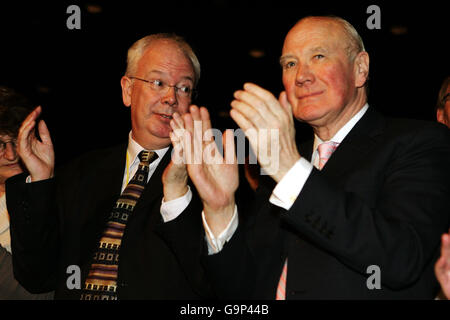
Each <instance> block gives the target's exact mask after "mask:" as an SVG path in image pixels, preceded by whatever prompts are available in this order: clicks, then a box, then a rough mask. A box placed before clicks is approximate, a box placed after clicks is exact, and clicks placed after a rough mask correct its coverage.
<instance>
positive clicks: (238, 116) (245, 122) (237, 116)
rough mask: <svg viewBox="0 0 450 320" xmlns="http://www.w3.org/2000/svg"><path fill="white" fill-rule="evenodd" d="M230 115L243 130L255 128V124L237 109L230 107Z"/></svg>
mask: <svg viewBox="0 0 450 320" xmlns="http://www.w3.org/2000/svg"><path fill="white" fill-rule="evenodd" d="M230 116H231V118H232V119H233V120H234V122H236V123H237V125H238V126H239V127H240V128H241V129H242V130H243V131H244V132H245V131H247V130H250V129H253V130H256V127H255V125H254V124H253V123H252V122H251V121H250V120H249V119H248V118H247V116H246V115H245V114H243V113H242V112H240V111H239V110H237V109H231V110H230Z"/></svg>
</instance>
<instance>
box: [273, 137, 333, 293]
mask: <svg viewBox="0 0 450 320" xmlns="http://www.w3.org/2000/svg"><path fill="white" fill-rule="evenodd" d="M338 146H339V143H337V142H333V141H328V142H324V143H321V144H320V145H319V146H318V151H319V170H322V168H323V167H324V166H325V164H326V163H327V161H328V159H330V157H331V155H332V154H333V152H334V151H335V150H336V148H337V147H338ZM286 279H287V258H286V261H285V262H284V266H283V271H282V272H281V277H280V281H278V287H277V295H276V300H286Z"/></svg>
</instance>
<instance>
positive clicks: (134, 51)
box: [125, 33, 200, 86]
mask: <svg viewBox="0 0 450 320" xmlns="http://www.w3.org/2000/svg"><path fill="white" fill-rule="evenodd" d="M156 40H170V41H172V42H174V43H175V44H176V45H177V46H178V47H179V48H180V50H181V51H182V52H183V53H184V54H185V55H186V57H187V58H189V60H190V61H191V64H192V68H193V69H194V76H195V79H194V80H195V81H194V85H195V86H196V85H197V83H198V81H199V79H200V62H199V61H198V58H197V56H196V55H195V53H194V50H192V48H191V46H190V45H189V44H188V43H187V42H186V40H184V38H183V37H181V36H178V35H176V34H173V33H156V34H152V35H149V36H146V37H144V38H141V39H139V40H138V41H136V42H135V43H134V44H133V45H132V46H131V47H130V49H128V54H127V69H126V71H125V75H126V76H134V75H135V73H136V69H137V66H138V63H139V60H140V59H141V57H142V55H143V54H144V53H145V50H146V49H147V48H148V47H149V46H150V45H151V44H152V43H153V42H154V41H156Z"/></svg>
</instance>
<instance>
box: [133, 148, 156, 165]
mask: <svg viewBox="0 0 450 320" xmlns="http://www.w3.org/2000/svg"><path fill="white" fill-rule="evenodd" d="M138 157H139V160H140V161H141V162H146V163H148V164H150V163H152V162H153V161H154V160H156V159H157V158H158V155H157V154H156V152H154V151H147V150H142V151H141V152H139V154H138Z"/></svg>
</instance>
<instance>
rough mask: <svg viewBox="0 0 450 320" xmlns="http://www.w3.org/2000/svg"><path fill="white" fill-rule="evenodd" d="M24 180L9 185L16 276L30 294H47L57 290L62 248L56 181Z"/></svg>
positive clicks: (10, 181)
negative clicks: (60, 243)
mask: <svg viewBox="0 0 450 320" xmlns="http://www.w3.org/2000/svg"><path fill="white" fill-rule="evenodd" d="M25 180H26V174H20V175H16V176H14V177H11V178H10V179H8V180H7V181H6V204H7V208H8V213H9V215H10V220H11V221H10V224H11V225H10V229H11V248H12V252H13V269H14V276H15V278H16V279H17V281H18V282H19V283H20V284H21V285H22V286H23V287H24V288H25V289H27V290H28V291H30V292H31V293H42V292H48V291H52V290H54V289H55V285H56V270H57V263H58V262H57V261H58V259H57V254H58V248H59V240H58V215H57V210H56V202H55V191H56V190H55V181H54V179H48V180H43V181H39V182H34V183H26V182H25Z"/></svg>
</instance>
